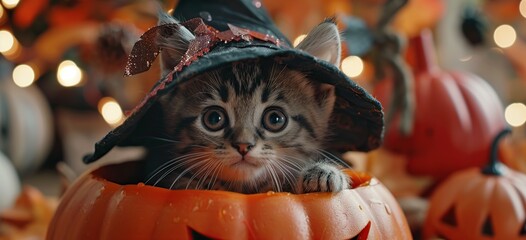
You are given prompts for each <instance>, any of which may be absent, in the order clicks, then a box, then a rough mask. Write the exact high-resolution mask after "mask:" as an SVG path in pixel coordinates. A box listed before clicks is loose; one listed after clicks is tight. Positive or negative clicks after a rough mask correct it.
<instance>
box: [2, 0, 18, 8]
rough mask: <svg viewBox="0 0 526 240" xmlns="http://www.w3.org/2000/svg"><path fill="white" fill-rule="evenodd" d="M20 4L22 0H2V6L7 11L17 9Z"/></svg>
mask: <svg viewBox="0 0 526 240" xmlns="http://www.w3.org/2000/svg"><path fill="white" fill-rule="evenodd" d="M19 2H20V0H2V4H3V5H4V7H5V8H7V9H13V8H15V7H16V6H17V5H18V3H19Z"/></svg>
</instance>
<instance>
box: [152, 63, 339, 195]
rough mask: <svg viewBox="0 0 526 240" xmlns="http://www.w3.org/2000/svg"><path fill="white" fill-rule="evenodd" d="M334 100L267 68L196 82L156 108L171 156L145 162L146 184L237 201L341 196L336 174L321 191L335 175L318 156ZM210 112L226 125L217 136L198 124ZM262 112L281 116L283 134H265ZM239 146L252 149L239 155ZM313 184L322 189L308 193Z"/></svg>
mask: <svg viewBox="0 0 526 240" xmlns="http://www.w3.org/2000/svg"><path fill="white" fill-rule="evenodd" d="M334 98H335V97H334V94H333V88H332V87H327V86H324V85H321V84H315V83H313V82H311V81H309V80H308V79H307V78H306V76H304V75H303V74H302V73H300V72H296V71H292V70H289V69H287V68H286V66H280V65H274V64H273V63H272V62H248V63H242V64H234V65H232V66H231V67H226V68H223V69H220V70H218V71H213V72H208V73H206V74H203V75H201V76H199V77H196V78H195V79H193V80H192V81H190V82H187V83H184V84H181V86H180V88H179V89H177V91H176V93H175V94H173V95H171V96H166V97H165V98H163V99H162V101H161V102H162V109H164V110H165V113H164V114H163V115H164V116H165V117H166V119H165V125H166V136H159V138H158V139H164V140H165V141H166V142H167V143H168V146H169V147H168V150H167V151H166V152H168V153H169V154H166V155H165V156H157V157H155V159H157V161H155V160H150V162H151V163H152V164H153V165H154V166H155V167H156V168H157V169H156V170H154V171H152V173H151V174H150V175H149V178H148V179H147V184H152V185H157V186H162V187H166V188H172V189H186V188H193V189H224V190H230V191H236V192H243V193H255V192H263V191H269V190H272V191H292V192H305V191H339V190H341V189H344V188H346V187H345V186H346V185H348V181H341V179H344V178H345V177H344V175H343V174H342V173H340V174H334V176H335V178H334V180H335V183H334V184H332V185H331V184H326V183H325V182H327V181H332V180H333V179H331V178H327V176H329V175H331V174H333V173H332V172H334V169H336V168H335V167H333V166H332V163H329V162H325V161H324V160H326V159H328V157H327V156H326V155H325V156H324V153H323V151H322V150H321V149H322V147H323V146H322V144H323V142H324V140H325V139H326V137H327V134H328V130H327V129H328V122H329V117H330V112H331V110H332V108H333V104H334ZM211 107H213V108H220V109H224V110H225V113H226V114H225V116H226V117H225V118H226V119H228V120H227V122H228V123H227V124H225V127H224V128H222V129H220V130H218V131H210V130H209V129H207V128H206V127H205V124H204V123H203V119H204V117H205V116H206V114H205V112H206V110H207V109H209V108H211ZM266 109H282V110H283V112H284V113H285V115H286V118H287V121H286V126H285V127H284V129H283V130H281V131H278V132H272V131H269V130H268V129H266V128H265V124H263V121H264V119H262V118H263V117H264V113H265V111H266ZM322 113H324V114H322ZM327 113H328V114H327ZM238 143H250V145H253V147H251V148H250V149H249V151H248V153H247V154H246V155H243V154H242V153H241V152H240V151H239V149H238V147H236V146H237V144H238ZM162 152H164V151H162ZM325 165H327V166H325ZM309 169H310V170H309ZM320 169H321V170H320ZM325 169H328V170H327V171H326V172H327V174H325V175H320V174H319V172H320V171H325ZM329 173H331V174H329ZM309 174H310V175H309ZM311 175H312V176H311ZM319 176H322V177H324V179H325V180H324V184H323V186H326V187H322V186H320V188H317V187H312V178H316V177H319ZM336 180H338V181H339V182H338V181H336ZM316 181H317V180H316ZM303 182H305V184H303ZM303 185H305V187H304V186H303ZM336 185H337V186H336Z"/></svg>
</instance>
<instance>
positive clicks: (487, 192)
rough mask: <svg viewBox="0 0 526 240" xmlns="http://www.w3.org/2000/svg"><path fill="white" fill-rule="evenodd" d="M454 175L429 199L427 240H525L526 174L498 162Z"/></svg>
mask: <svg viewBox="0 0 526 240" xmlns="http://www.w3.org/2000/svg"><path fill="white" fill-rule="evenodd" d="M506 133H507V131H504V132H502V133H501V134H499V136H498V137H497V138H496V140H495V141H494V143H493V147H492V153H491V161H490V163H489V164H488V166H487V167H486V168H484V169H483V170H482V171H481V169H479V168H472V169H468V170H464V171H462V172H458V173H455V174H453V175H451V177H449V178H448V179H447V180H446V181H444V182H443V183H442V184H441V185H440V186H439V187H438V188H437V189H436V191H435V192H434V193H433V195H432V196H431V198H430V204H429V212H428V216H427V219H426V222H425V226H424V239H432V238H436V237H439V238H444V239H526V175H524V174H523V173H520V172H516V171H514V170H511V169H509V168H507V167H505V166H504V165H502V164H500V163H499V162H498V161H497V145H498V141H499V138H501V137H503V136H504V135H505V134H506Z"/></svg>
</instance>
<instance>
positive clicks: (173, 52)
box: [155, 11, 195, 76]
mask: <svg viewBox="0 0 526 240" xmlns="http://www.w3.org/2000/svg"><path fill="white" fill-rule="evenodd" d="M158 15H159V22H158V25H162V24H174V23H178V22H177V21H176V20H175V19H174V18H172V17H171V16H170V15H168V14H166V13H165V12H163V11H160V12H159V14H158ZM193 39H195V36H194V35H193V34H192V33H191V32H190V31H189V30H188V29H187V28H185V27H184V26H182V25H180V24H177V27H175V28H170V31H159V34H158V35H157V38H156V39H155V41H156V43H157V45H158V46H159V47H160V48H161V53H160V59H161V71H162V76H165V75H166V74H168V73H170V72H171V71H172V70H173V68H174V67H175V66H176V65H177V64H178V63H179V62H180V61H181V57H182V56H183V55H184V54H185V53H186V50H188V46H189V45H190V41H191V40H193Z"/></svg>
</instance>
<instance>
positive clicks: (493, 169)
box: [482, 128, 511, 176]
mask: <svg viewBox="0 0 526 240" xmlns="http://www.w3.org/2000/svg"><path fill="white" fill-rule="evenodd" d="M510 133H511V129H509V128H506V129H504V130H502V131H501V132H499V134H497V136H496V137H495V139H493V142H492V143H491V152H490V157H489V162H488V165H486V167H484V168H483V169H482V173H483V174H485V175H495V176H500V175H502V171H501V165H502V163H501V162H500V160H499V157H498V150H499V143H500V141H501V139H502V138H504V137H505V136H506V135H508V134H510Z"/></svg>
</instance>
